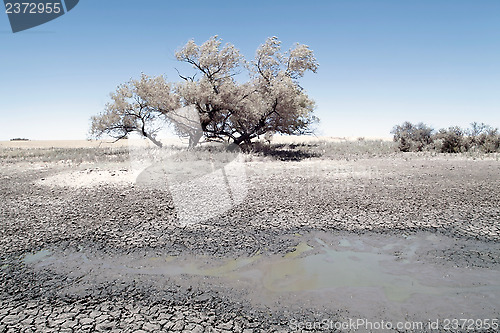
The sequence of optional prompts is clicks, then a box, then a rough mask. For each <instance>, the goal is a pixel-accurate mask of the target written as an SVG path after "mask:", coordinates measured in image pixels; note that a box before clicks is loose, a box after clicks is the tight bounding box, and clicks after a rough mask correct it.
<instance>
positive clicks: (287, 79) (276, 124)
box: [176, 36, 318, 145]
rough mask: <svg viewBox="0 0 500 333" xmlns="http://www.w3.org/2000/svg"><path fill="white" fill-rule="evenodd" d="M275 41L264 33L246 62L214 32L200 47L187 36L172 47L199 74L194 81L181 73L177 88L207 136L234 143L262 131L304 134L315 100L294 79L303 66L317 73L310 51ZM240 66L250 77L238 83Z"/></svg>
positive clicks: (243, 140) (247, 139) (306, 130)
mask: <svg viewBox="0 0 500 333" xmlns="http://www.w3.org/2000/svg"><path fill="white" fill-rule="evenodd" d="M280 44H281V42H280V41H279V40H278V39H277V38H276V37H271V38H268V39H267V41H266V42H265V43H264V44H262V45H261V46H260V47H259V48H258V49H257V53H256V56H255V60H253V61H252V62H250V63H246V62H244V59H243V57H242V56H241V54H240V53H239V51H238V50H237V49H235V47H234V46H233V45H231V44H226V45H225V46H224V47H222V46H221V40H220V39H218V37H217V36H214V37H212V38H211V39H209V40H208V41H207V42H205V43H203V44H202V45H200V46H198V45H196V43H195V42H194V41H189V42H188V43H187V44H186V45H185V46H184V47H183V48H181V49H180V50H179V51H178V52H176V57H177V59H178V60H180V61H183V62H187V63H189V64H191V65H192V66H193V68H194V69H195V70H196V71H197V72H198V73H199V74H201V77H200V79H198V80H196V81H195V80H194V78H187V77H183V79H184V80H185V82H184V83H182V84H179V85H178V86H177V92H178V93H179V95H180V96H181V97H182V99H183V102H184V103H185V104H194V105H195V106H196V108H197V110H198V112H199V115H200V120H201V125H202V129H203V132H204V133H205V136H206V137H207V138H209V139H214V140H232V141H233V142H234V143H235V144H238V145H239V144H240V143H242V142H245V143H250V142H251V140H252V139H253V138H255V137H257V136H259V135H262V134H265V133H266V132H278V133H284V134H304V133H307V132H308V131H309V130H310V128H309V127H310V125H311V124H312V123H313V122H315V121H317V119H316V118H315V117H314V116H313V115H312V112H313V110H314V101H312V100H311V99H310V98H309V97H308V96H307V95H306V93H305V92H304V90H303V89H302V87H300V86H299V84H298V79H299V78H301V77H302V76H303V75H304V73H305V72H306V71H308V70H310V71H312V72H316V70H317V68H318V63H317V62H316V59H315V58H314V54H313V52H312V51H311V50H310V49H309V47H308V46H306V45H300V44H297V45H296V46H295V47H294V48H292V49H290V50H289V51H288V52H286V53H282V52H281V50H280ZM243 70H247V71H248V74H249V76H250V80H249V81H248V82H245V83H238V82H237V81H236V80H235V78H234V77H235V76H236V75H237V74H238V73H240V72H241V71H243Z"/></svg>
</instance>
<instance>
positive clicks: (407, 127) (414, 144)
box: [391, 121, 434, 152]
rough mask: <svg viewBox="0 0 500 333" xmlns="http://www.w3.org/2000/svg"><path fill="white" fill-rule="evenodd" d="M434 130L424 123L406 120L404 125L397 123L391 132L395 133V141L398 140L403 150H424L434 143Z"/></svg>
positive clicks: (400, 148)
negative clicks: (413, 122)
mask: <svg viewBox="0 0 500 333" xmlns="http://www.w3.org/2000/svg"><path fill="white" fill-rule="evenodd" d="M433 132H434V130H433V129H432V128H431V127H429V126H427V125H426V124H424V123H418V124H416V125H414V124H412V123H410V122H408V121H406V122H404V123H403V124H402V125H396V126H394V128H393V129H392V131H391V133H392V134H394V141H395V142H398V148H399V150H401V151H404V152H408V151H422V150H424V149H425V148H426V147H427V146H428V145H430V144H431V143H432V133H433Z"/></svg>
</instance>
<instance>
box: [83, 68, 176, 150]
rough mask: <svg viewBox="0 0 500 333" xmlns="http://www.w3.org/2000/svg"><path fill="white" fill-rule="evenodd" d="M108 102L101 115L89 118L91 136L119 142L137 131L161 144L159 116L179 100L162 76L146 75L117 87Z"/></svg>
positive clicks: (166, 112) (169, 110) (174, 105)
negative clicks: (158, 133) (104, 136)
mask: <svg viewBox="0 0 500 333" xmlns="http://www.w3.org/2000/svg"><path fill="white" fill-rule="evenodd" d="M111 99H112V102H111V103H108V104H107V105H106V108H105V110H104V112H103V113H101V114H99V115H97V116H93V117H92V118H91V121H92V125H91V129H90V134H91V136H93V137H101V136H103V135H109V136H111V137H113V138H116V139H121V138H125V137H127V135H128V134H129V133H131V132H137V133H139V134H141V135H143V136H145V137H147V138H149V139H150V140H151V141H153V142H154V143H155V144H157V145H161V144H160V143H159V142H158V141H156V139H155V135H156V133H157V132H158V130H159V129H160V128H159V127H158V126H160V122H161V115H166V114H168V113H169V112H171V111H172V110H175V109H177V108H178V107H179V106H180V101H179V97H178V96H177V95H176V94H173V93H172V90H171V86H170V84H169V83H167V82H166V81H165V78H164V77H162V76H158V77H149V76H147V75H145V74H142V75H141V78H140V79H139V80H130V81H129V82H127V83H125V84H122V85H120V86H118V88H117V89H116V92H114V93H112V94H111Z"/></svg>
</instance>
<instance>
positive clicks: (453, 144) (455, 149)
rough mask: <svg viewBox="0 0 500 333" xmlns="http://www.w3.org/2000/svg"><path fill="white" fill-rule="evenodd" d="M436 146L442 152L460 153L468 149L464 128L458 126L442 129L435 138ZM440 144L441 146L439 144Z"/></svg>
mask: <svg viewBox="0 0 500 333" xmlns="http://www.w3.org/2000/svg"><path fill="white" fill-rule="evenodd" d="M433 141H435V142H436V144H435V148H436V150H437V151H439V152H441V153H460V152H465V151H467V150H468V148H469V147H468V145H467V142H466V140H465V138H464V130H463V129H461V128H460V127H458V126H453V127H449V128H448V129H443V128H442V129H440V130H439V131H438V132H437V133H436V134H435V135H434V138H433ZM437 144H439V146H437Z"/></svg>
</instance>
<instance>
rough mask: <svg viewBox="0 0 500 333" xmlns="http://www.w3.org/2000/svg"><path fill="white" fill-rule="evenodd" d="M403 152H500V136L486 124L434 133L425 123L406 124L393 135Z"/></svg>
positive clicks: (497, 131)
mask: <svg viewBox="0 0 500 333" xmlns="http://www.w3.org/2000/svg"><path fill="white" fill-rule="evenodd" d="M391 133H392V134H394V141H395V142H397V144H398V148H399V150H401V151H404V152H409V151H437V152H441V153H464V152H468V151H478V152H484V153H494V152H500V132H499V130H498V128H493V127H491V126H490V125H487V124H484V123H480V124H479V123H476V122H474V123H472V124H471V125H470V127H469V128H465V129H464V128H460V127H458V126H453V127H449V128H441V129H439V130H438V131H435V130H434V129H433V128H431V127H429V126H427V125H426V124H424V123H418V124H412V123H410V122H404V123H403V124H401V125H396V126H394V128H393V129H392V131H391Z"/></svg>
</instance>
